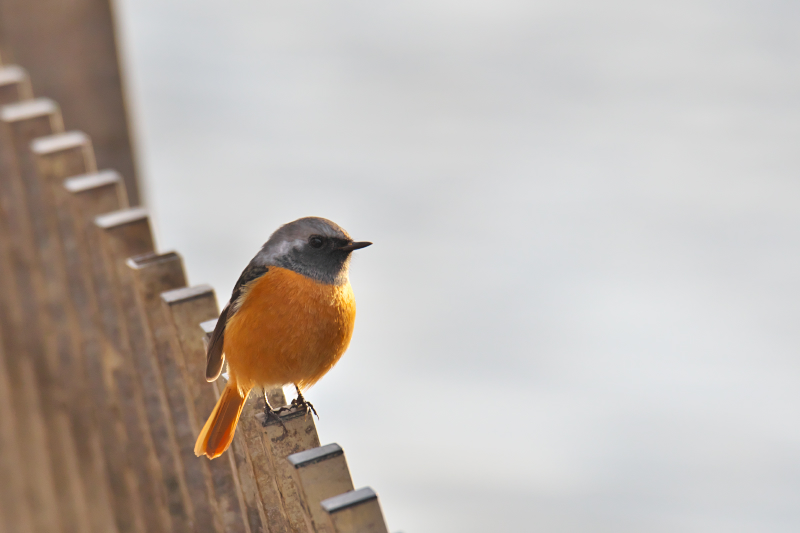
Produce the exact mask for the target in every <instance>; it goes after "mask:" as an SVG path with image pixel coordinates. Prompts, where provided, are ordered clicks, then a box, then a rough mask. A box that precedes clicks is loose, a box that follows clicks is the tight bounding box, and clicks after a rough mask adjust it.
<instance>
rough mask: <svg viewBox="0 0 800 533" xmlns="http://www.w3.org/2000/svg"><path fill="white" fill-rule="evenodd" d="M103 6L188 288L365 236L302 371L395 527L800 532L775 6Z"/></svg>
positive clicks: (792, 244) (791, 279)
mask: <svg viewBox="0 0 800 533" xmlns="http://www.w3.org/2000/svg"><path fill="white" fill-rule="evenodd" d="M117 4H118V14H119V15H120V18H119V20H120V24H121V35H122V43H123V47H124V60H125V63H126V66H127V69H128V80H127V82H128V87H129V99H130V102H131V105H132V110H133V112H134V117H133V118H134V122H135V125H136V128H137V132H136V133H137V140H138V151H139V154H140V157H141V163H142V171H143V173H144V174H145V175H146V177H147V181H146V189H147V191H146V192H147V200H148V203H149V205H150V206H151V207H152V209H153V211H154V216H155V220H156V229H157V239H158V241H159V245H160V247H161V249H164V250H166V249H176V250H178V251H179V252H180V253H181V254H183V256H184V258H185V260H186V267H187V269H188V272H189V275H190V281H191V282H192V283H203V282H210V283H211V284H212V285H214V287H215V288H216V289H217V291H218V296H219V299H220V303H224V302H225V301H226V300H227V298H228V296H229V294H230V291H231V289H232V287H233V283H234V282H235V280H236V278H237V277H238V275H239V273H240V271H241V270H242V268H243V267H244V266H245V264H246V263H247V261H248V260H249V259H250V257H251V256H252V255H253V254H254V253H255V251H256V250H257V248H258V247H259V246H260V244H261V243H262V242H264V241H265V240H266V239H267V237H268V236H269V234H270V233H271V232H272V231H273V230H274V229H275V228H277V226H278V225H280V224H281V223H284V222H287V221H290V220H293V219H295V218H298V217H301V216H306V215H318V216H325V217H328V218H331V219H333V220H335V221H336V222H338V223H340V224H341V225H343V226H344V227H345V228H347V229H348V230H349V231H350V232H351V234H352V235H353V236H354V237H356V238H357V239H366V240H372V241H374V242H375V246H373V247H371V248H369V249H367V250H364V251H361V252H358V253H357V257H356V259H355V261H354V263H353V267H352V273H351V280H352V283H353V286H354V289H355V292H356V295H357V299H358V312H359V316H358V321H357V326H356V332H355V336H354V340H353V343H352V345H351V348H350V350H349V352H348V353H347V354H346V356H345V357H344V359H343V360H342V361H341V363H340V364H339V365H338V366H337V367H336V368H335V369H334V370H333V371H332V372H331V373H330V374H329V375H328V376H327V377H326V378H325V379H324V380H323V381H322V382H321V383H319V385H317V386H316V387H315V388H313V389H312V390H311V391H310V392H309V394H308V396H309V399H310V400H311V401H313V402H314V403H315V405H316V407H317V409H318V410H319V411H320V414H321V417H322V418H321V420H320V421H319V430H320V434H321V438H322V440H323V441H324V442H334V441H335V442H338V443H340V444H341V445H342V446H343V447H344V449H345V451H346V453H347V458H348V461H349V464H350V466H351V469H352V473H353V476H354V479H355V483H356V485H357V486H364V485H371V486H373V487H374V488H375V489H376V490H377V491H378V493H379V494H380V496H381V498H382V503H383V507H384V511H385V514H386V517H387V520H388V522H389V524H390V528H391V529H392V530H393V531H399V530H402V531H405V532H406V533H411V532H473V531H474V532H487V531H547V532H573V531H581V532H605V531H608V532H627V531H631V532H633V531H635V532H666V531H670V532H672V531H674V532H710V531H714V532H717V531H719V532H739V531H747V532H757V531H758V532H761V531H764V532H767V531H768V532H771V533H778V532H790V531H791V532H795V531H800V424H799V422H798V421H799V419H800V387H798V382H799V381H800V361H799V360H798V341H800V328H799V327H798V318H800V298H799V297H800V281H798V272H800V253H799V252H798V244H800V226H798V222H800V209H798V208H799V207H800V182H799V181H798V171H799V170H800V59H799V58H800V56H799V55H798V52H799V51H800V49H799V48H800V47H799V46H798V45H800V31H798V28H799V27H800V24H799V23H800V4H798V3H797V2H796V1H770V0H759V1H754V0H753V1H747V0H744V1H736V2H721V1H711V0H694V1H680V0H678V1H675V0H672V1H665V0H661V1H656V2H634V1H620V0H611V1H606V2H602V3H599V2H589V1H585V0H578V1H575V0H572V1H570V0H566V1H565V0H559V1H549V2H531V1H514V0H482V1H479V2H467V1H464V0H461V1H456V0H426V1H421V0H406V1H403V2H388V1H379V0H341V1H338V2H332V1H331V2H325V1H321V0H291V1H285V0H282V1H277V0H229V1H225V2H223V1H220V0H213V1H212V0H117Z"/></svg>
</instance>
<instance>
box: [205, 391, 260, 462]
mask: <svg viewBox="0 0 800 533" xmlns="http://www.w3.org/2000/svg"><path fill="white" fill-rule="evenodd" d="M245 398H247V394H245V395H244V397H242V395H241V394H240V393H239V387H237V386H236V382H235V381H233V380H231V381H229V382H228V385H227V386H226V387H225V390H224V391H222V395H221V396H220V397H219V401H217V405H216V407H214V410H213V411H211V416H209V417H208V420H207V421H206V424H205V425H204V426H203V429H202V431H200V435H199V436H198V437H197V442H196V443H195V445H194V453H195V455H197V456H198V457H200V456H201V455H205V456H207V457H208V458H209V459H214V458H215V457H219V456H220V455H222V452H224V451H225V450H227V449H228V446H230V445H231V442H233V433H234V432H235V431H236V423H237V422H238V421H239V416H240V415H241V414H242V407H244V400H245Z"/></svg>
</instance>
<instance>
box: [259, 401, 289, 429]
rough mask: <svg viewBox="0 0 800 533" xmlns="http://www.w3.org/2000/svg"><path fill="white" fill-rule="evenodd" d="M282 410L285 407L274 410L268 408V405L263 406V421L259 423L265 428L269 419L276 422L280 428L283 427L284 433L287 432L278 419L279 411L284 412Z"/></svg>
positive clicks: (279, 418)
mask: <svg viewBox="0 0 800 533" xmlns="http://www.w3.org/2000/svg"><path fill="white" fill-rule="evenodd" d="M284 409H286V408H285V407H281V408H280V409H278V410H275V409H273V408H272V407H270V405H269V403H267V404H266V405H265V406H264V421H263V422H262V423H261V425H262V426H263V427H267V425H268V424H269V420H270V418H271V419H272V420H277V421H278V424H280V425H281V427H283V430H284V431H288V430H287V429H286V424H284V423H283V419H282V418H281V417H280V414H281V411H282V410H284Z"/></svg>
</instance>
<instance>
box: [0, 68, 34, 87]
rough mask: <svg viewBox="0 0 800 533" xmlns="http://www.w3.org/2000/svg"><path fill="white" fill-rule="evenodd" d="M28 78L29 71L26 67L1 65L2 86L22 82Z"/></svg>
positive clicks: (0, 78) (0, 81)
mask: <svg viewBox="0 0 800 533" xmlns="http://www.w3.org/2000/svg"><path fill="white" fill-rule="evenodd" d="M27 79H28V73H27V72H25V69H23V68H22V67H19V66H17V65H6V66H5V67H0V86H3V85H9V84H11V83H21V82H23V81H26V80H27Z"/></svg>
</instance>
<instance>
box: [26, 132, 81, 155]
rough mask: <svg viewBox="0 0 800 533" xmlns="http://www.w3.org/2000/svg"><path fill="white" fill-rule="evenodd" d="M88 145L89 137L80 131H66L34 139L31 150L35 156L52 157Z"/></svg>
mask: <svg viewBox="0 0 800 533" xmlns="http://www.w3.org/2000/svg"><path fill="white" fill-rule="evenodd" d="M90 144H91V140H90V139H89V136H88V135H86V134H85V133H83V132H82V131H67V132H64V133H56V134H54V135H47V136H45V137H39V138H38V139H34V140H33V141H32V142H31V150H32V151H33V153H34V154H36V155H52V154H56V153H58V152H64V151H66V150H73V149H75V148H83V147H85V146H87V145H90Z"/></svg>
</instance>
